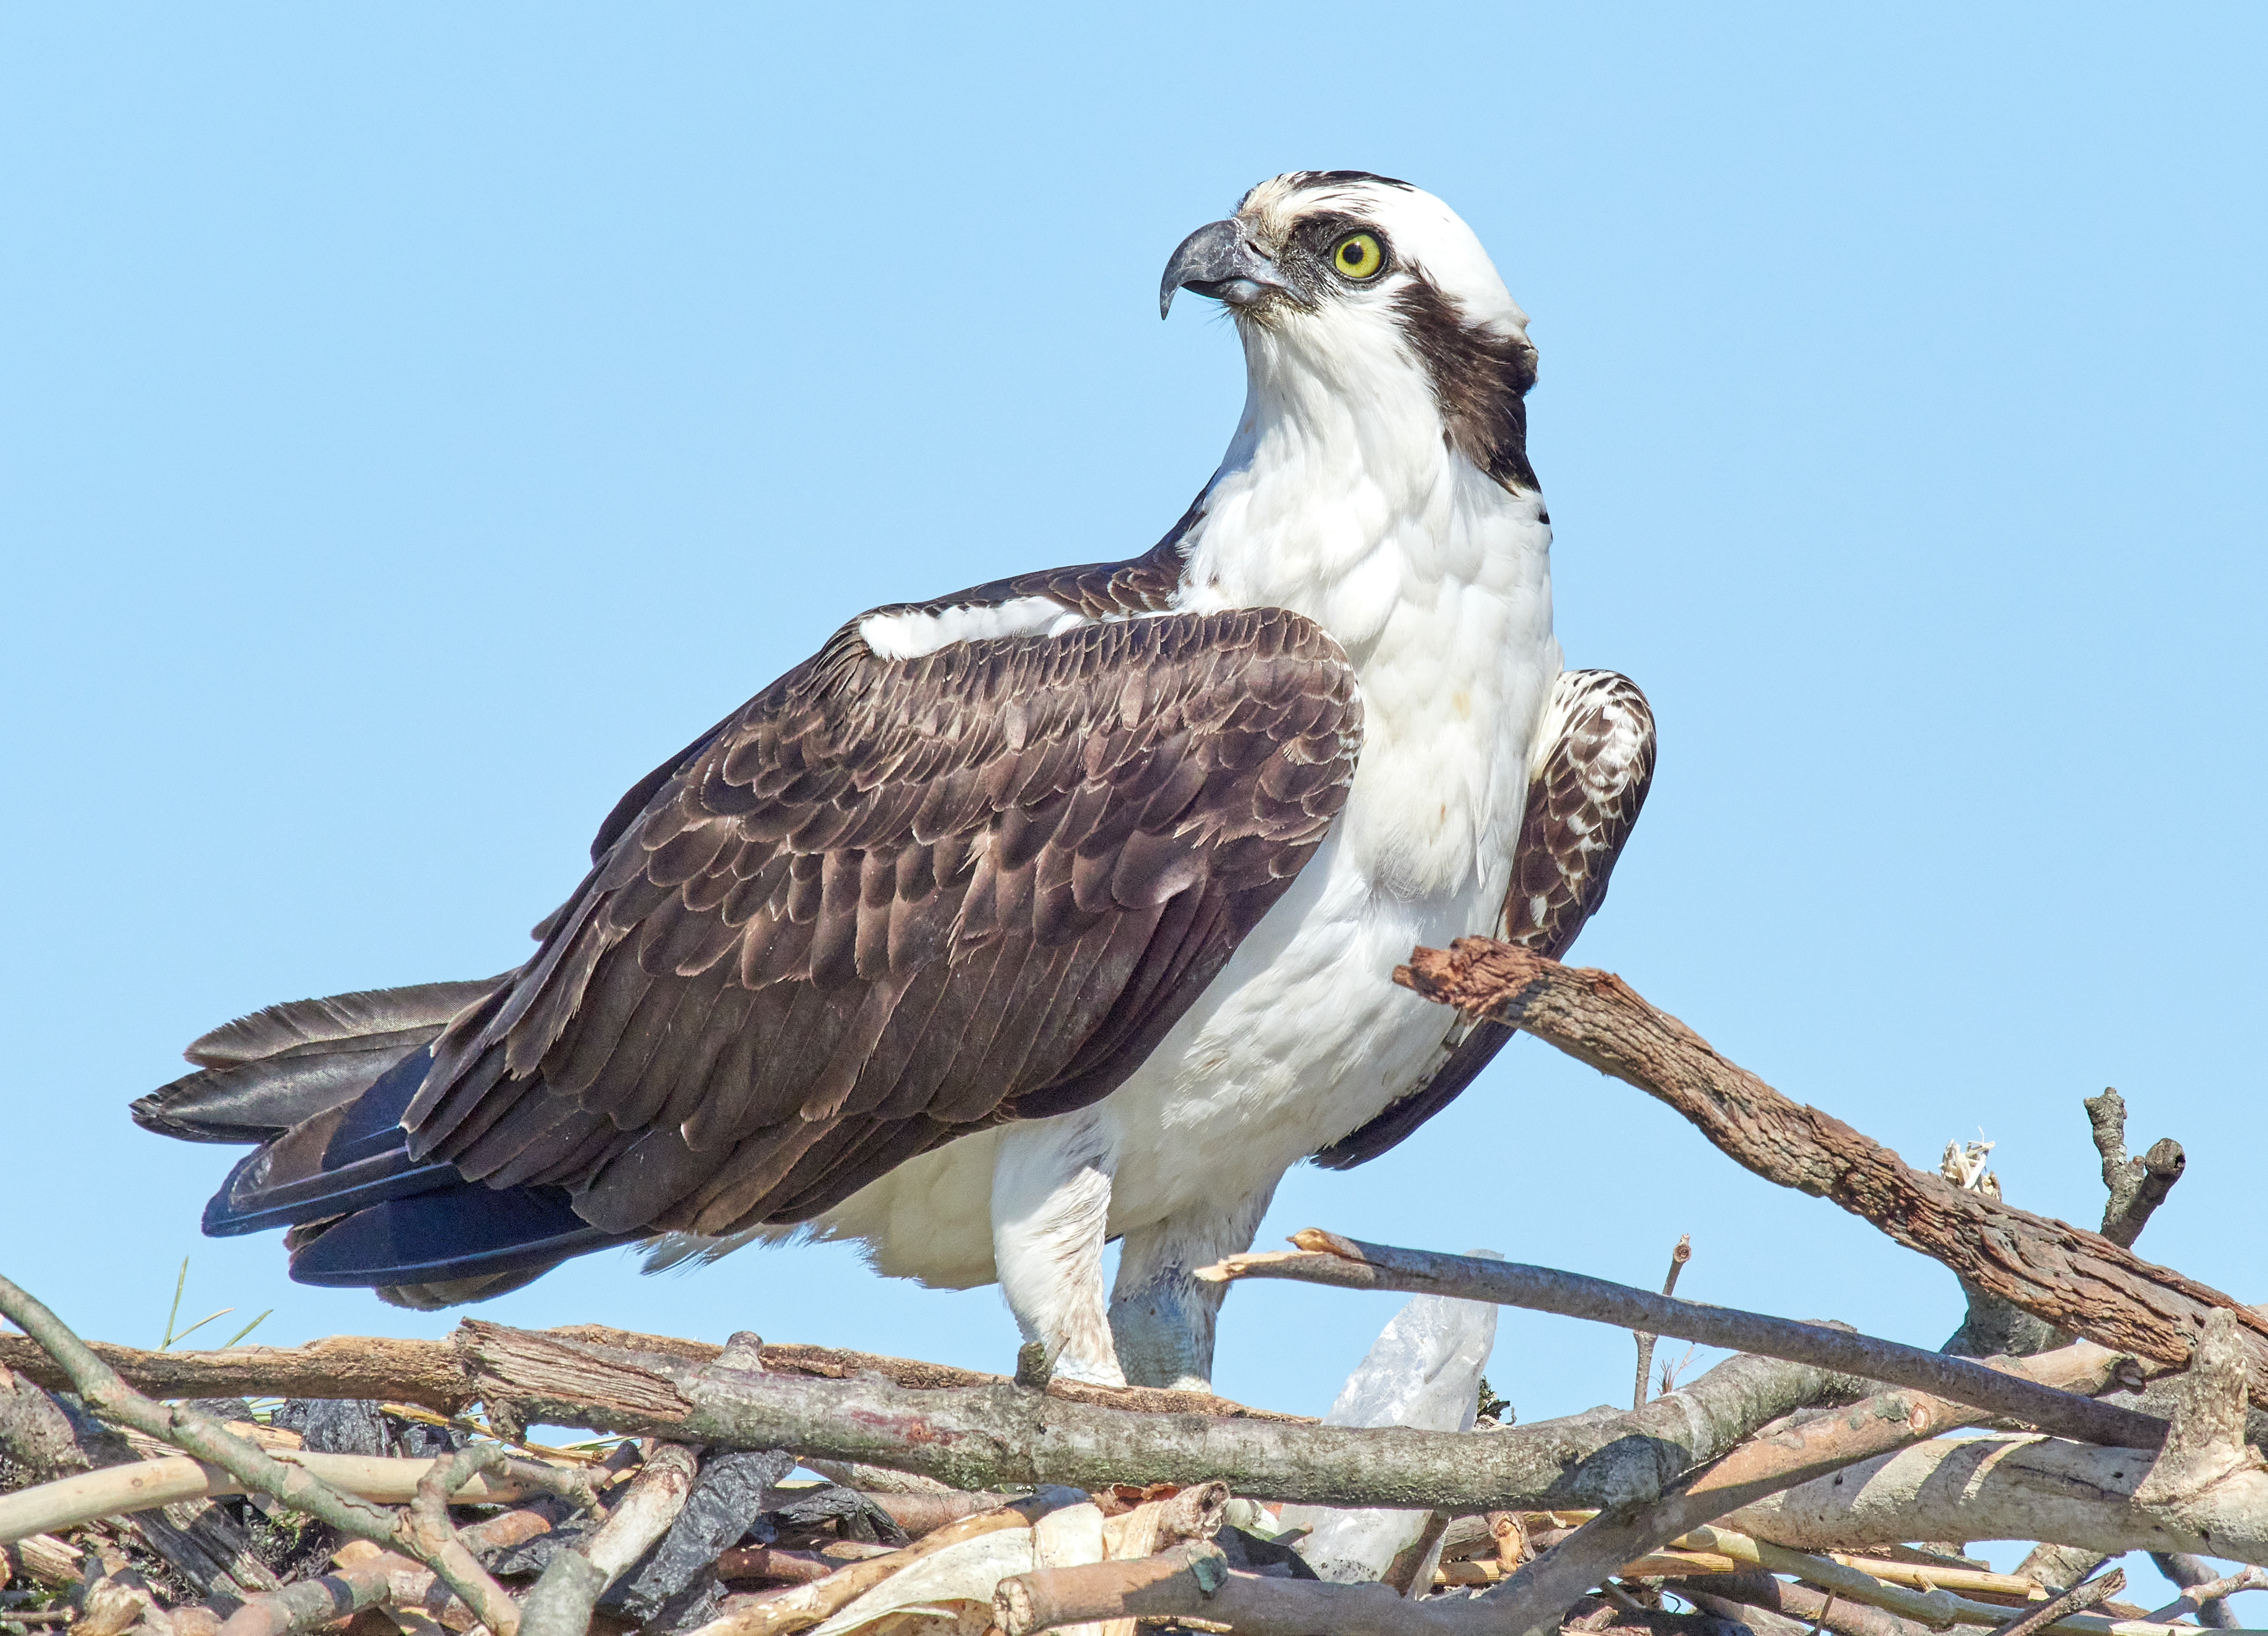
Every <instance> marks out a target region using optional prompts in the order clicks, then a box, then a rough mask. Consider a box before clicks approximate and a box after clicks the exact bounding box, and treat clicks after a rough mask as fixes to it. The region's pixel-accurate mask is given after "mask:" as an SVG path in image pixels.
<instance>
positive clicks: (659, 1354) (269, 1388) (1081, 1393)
mask: <svg viewBox="0 0 2268 1636" xmlns="http://www.w3.org/2000/svg"><path fill="white" fill-rule="evenodd" d="M542 1333H545V1334H549V1335H552V1336H555V1337H556V1338H557V1339H560V1340H562V1341H563V1342H565V1343H568V1344H571V1345H575V1346H591V1347H603V1348H607V1349H608V1350H611V1351H615V1352H618V1353H620V1354H623V1355H626V1356H628V1355H636V1354H652V1356H654V1357H655V1358H657V1359H659V1360H665V1361H676V1362H679V1363H681V1364H685V1365H698V1364H703V1363H710V1362H713V1361H716V1359H717V1358H718V1355H719V1354H720V1353H721V1352H722V1350H723V1349H722V1348H721V1347H719V1346H716V1345H715V1344H713V1343H711V1342H709V1341H699V1340H684V1339H679V1338H677V1337H675V1336H669V1335H646V1334H640V1333H637V1332H633V1331H630V1330H617V1329H608V1328H607V1327H606V1326H605V1325H603V1324H567V1325H564V1326H563V1327H561V1328H559V1329H556V1330H546V1331H543V1332H542ZM86 1344H87V1346H88V1349H89V1350H90V1351H92V1353H93V1354H95V1356H96V1357H98V1358H99V1359H100V1360H101V1361H103V1362H105V1363H107V1364H108V1365H109V1366H110V1367H111V1368H113V1369H114V1370H115V1371H116V1372H117V1374H118V1376H119V1377H120V1378H121V1379H122V1380H123V1381H125V1382H126V1383H127V1384H128V1385H129V1386H131V1387H133V1388H134V1389H135V1390H137V1391H140V1392H143V1393H144V1394H145V1395H147V1396H149V1397H152V1398H241V1397H252V1398H259V1397H272V1398H370V1399H373V1400H383V1401H398V1402H402V1403H409V1404H415V1405H418V1406H419V1407H421V1408H425V1409H431V1410H433V1411H435V1412H438V1413H442V1414H458V1413H461V1412H463V1411H464V1410H465V1409H466V1408H468V1407H469V1406H470V1405H473V1404H475V1403H477V1402H479V1401H480V1397H481V1393H480V1387H479V1385H478V1383H476V1382H475V1379H474V1361H473V1358H472V1356H471V1354H470V1352H469V1350H468V1336H467V1335H466V1332H464V1331H463V1330H462V1329H461V1328H460V1330H459V1331H458V1332H457V1333H456V1334H454V1335H453V1336H452V1337H450V1339H446V1340H401V1339H394V1338H392V1337H388V1336H383V1335H332V1336H329V1337H327V1338H326V1339H321V1340H313V1341H309V1342H308V1343H307V1344H306V1346H232V1347H229V1348H227V1349H225V1350H224V1351H218V1352H187V1351H176V1352H144V1351H143V1350H141V1349H140V1348H138V1347H134V1346H113V1345H111V1344H110V1343H109V1342H107V1341H92V1342H88V1343H86ZM759 1355H760V1356H761V1357H762V1361H763V1366H764V1368H765V1369H766V1370H768V1371H770V1372H773V1373H776V1374H784V1375H800V1376H809V1377H813V1378H816V1379H821V1380H845V1379H850V1378H852V1377H854V1376H876V1375H878V1376H882V1377H883V1378H885V1379H887V1380H890V1381H894V1382H895V1383H897V1384H898V1385H901V1386H906V1387H911V1388H944V1387H952V1386H998V1385H1001V1384H1004V1383H1005V1382H1006V1381H1007V1379H1008V1377H1007V1376H1005V1375H987V1374H984V1373H983V1372H981V1371H979V1370H976V1369H960V1368H952V1367H950V1366H948V1365H946V1364H942V1363H924V1362H922V1361H919V1360H918V1359H914V1358H893V1357H886V1356H883V1355H881V1354H877V1353H869V1352H849V1351H845V1350H843V1349H842V1348H840V1347H836V1346H802V1345H799V1344H797V1343H794V1342H792V1341H791V1342H778V1341H768V1342H765V1343H763V1345H762V1347H761V1349H760V1354H759ZM0 1368H7V1369H11V1370H14V1371H16V1372H18V1373H19V1374H21V1375H23V1376H25V1377H26V1379H28V1380H31V1381H33V1382H35V1383H38V1384H40V1385H41V1386H46V1387H50V1388H56V1387H61V1388H64V1389H69V1388H70V1376H69V1375H68V1374H67V1373H66V1372H65V1371H64V1370H63V1368H62V1367H61V1366H60V1365H58V1364H57V1363H56V1362H55V1360H54V1359H52V1358H50V1357H49V1356H48V1354H46V1352H45V1351H43V1350H42V1349H41V1348H40V1346H39V1345H38V1343H36V1342H34V1341H32V1340H29V1339H25V1338H24V1337H22V1336H18V1335H0ZM1048 1395H1049V1397H1052V1398H1064V1399H1065V1400H1067V1401H1069V1402H1072V1403H1086V1404H1094V1405H1101V1406H1104V1407H1108V1408H1114V1409H1124V1410H1127V1411H1129V1412H1134V1413H1152V1414H1219V1415H1229V1416H1233V1417H1236V1418H1249V1419H1253V1420H1281V1421H1284V1422H1286V1423H1288V1424H1292V1425H1300V1426H1312V1425H1314V1423H1315V1422H1314V1417H1313V1416H1312V1415H1304V1414H1282V1413H1278V1412H1275V1411H1273V1410H1269V1409H1255V1408H1252V1407H1250V1406H1248V1405H1245V1404H1241V1403H1236V1402H1233V1401H1232V1400H1231V1399H1229V1398H1216V1397H1214V1396H1212V1395H1211V1393H1209V1392H1201V1391H1175V1390H1167V1389H1164V1388H1160V1387H1154V1386H1097V1385H1093V1384H1090V1383H1086V1382H1084V1381H1050V1382H1049V1383H1048Z"/></svg>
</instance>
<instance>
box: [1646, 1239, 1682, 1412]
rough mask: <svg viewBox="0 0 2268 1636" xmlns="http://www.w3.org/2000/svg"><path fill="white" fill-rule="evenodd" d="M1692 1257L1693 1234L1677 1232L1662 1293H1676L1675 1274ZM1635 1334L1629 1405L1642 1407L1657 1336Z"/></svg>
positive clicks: (1651, 1371)
mask: <svg viewBox="0 0 2268 1636" xmlns="http://www.w3.org/2000/svg"><path fill="white" fill-rule="evenodd" d="M1692 1258H1693V1235H1692V1234H1690V1233H1680V1234H1678V1236H1677V1246H1676V1248H1675V1249H1674V1250H1672V1251H1670V1252H1669V1272H1668V1275H1667V1276H1666V1277H1664V1278H1663V1279H1662V1280H1661V1293H1662V1294H1663V1295H1675V1294H1676V1293H1677V1275H1678V1274H1679V1273H1683V1271H1684V1270H1685V1264H1686V1263H1687V1262H1688V1261H1690V1260H1691V1259H1692ZM1637 1336H1638V1384H1637V1385H1636V1386H1634V1387H1632V1388H1631V1408H1633V1409H1643V1408H1644V1407H1646V1395H1647V1394H1646V1387H1647V1385H1648V1384H1649V1381H1648V1379H1647V1377H1648V1376H1651V1375H1652V1374H1653V1343H1654V1341H1655V1339H1657V1337H1655V1336H1654V1335H1653V1334H1651V1333H1649V1332H1646V1331H1645V1330H1639V1331H1638V1332H1637Z"/></svg>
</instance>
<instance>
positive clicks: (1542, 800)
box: [1314, 671, 1653, 1170]
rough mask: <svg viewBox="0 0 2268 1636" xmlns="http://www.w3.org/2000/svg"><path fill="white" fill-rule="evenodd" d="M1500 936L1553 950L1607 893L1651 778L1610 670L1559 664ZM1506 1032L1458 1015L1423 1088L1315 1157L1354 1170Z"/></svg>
mask: <svg viewBox="0 0 2268 1636" xmlns="http://www.w3.org/2000/svg"><path fill="white" fill-rule="evenodd" d="M1539 737H1540V740H1541V746H1542V747H1541V750H1540V752H1539V754H1538V756H1537V759H1536V765H1535V773H1534V774H1533V775H1532V776H1531V778H1530V779H1529V781H1528V805H1527V810H1526V811H1525V814H1524V815H1523V817H1522V818H1521V826H1520V842H1519V846H1518V848H1517V850H1516V851H1515V852H1514V853H1513V868H1512V885H1511V887H1510V888H1509V890H1507V891H1506V894H1505V900H1504V910H1503V913H1502V915H1501V917H1500V919H1499V923H1498V926H1497V928H1496V935H1498V936H1499V937H1501V938H1503V939H1504V940H1505V941H1506V943H1518V944H1519V945H1520V946H1521V947H1522V948H1523V949H1533V950H1535V952H1536V953H1538V954H1542V955H1545V956H1548V957H1550V958H1552V959H1554V960H1557V959H1558V958H1560V957H1562V956H1564V955H1565V953H1566V952H1567V950H1569V949H1570V948H1571V947H1572V946H1573V944H1574V942H1575V936H1576V934H1577V933H1579V932H1580V931H1581V930H1582V929H1583V926H1584V923H1585V922H1586V921H1588V920H1589V919H1590V918H1591V916H1593V915H1594V914H1596V913H1598V912H1599V907H1600V906H1601V905H1602V904H1603V903H1605V902H1606V900H1607V882H1608V879H1609V877H1610V876H1612V875H1613V873H1614V868H1615V861H1616V859H1617V858H1618V857H1620V856H1621V855H1622V849H1623V844H1624V842H1625V841H1627V840H1629V839H1630V835H1631V829H1632V828H1633V827H1634V826H1635V825H1637V823H1638V810H1639V809H1640V808H1642V807H1643V806H1645V804H1646V789H1647V787H1648V786H1649V785H1651V784H1652V783H1653V708H1652V707H1651V706H1649V705H1648V704H1647V703H1646V695H1645V694H1644V693H1641V692H1639V691H1638V684H1637V683H1636V682H1633V681H1632V680H1631V679H1630V678H1629V677H1627V676H1618V675H1616V673H1615V672H1614V671H1564V672H1562V673H1561V675H1560V678H1559V680H1558V684H1557V686H1556V687H1554V689H1553V690H1552V694H1551V702H1550V707H1549V708H1548V709H1547V710H1546V712H1545V715H1544V724H1543V733H1542V734H1541V735H1540V736H1539ZM1512 1034H1513V1031H1512V1030H1511V1029H1508V1028H1506V1026H1505V1025H1504V1024H1503V1023H1491V1022H1485V1021H1484V1022H1479V1023H1464V1022H1460V1023H1457V1024H1455V1025H1454V1028H1453V1029H1452V1031H1451V1033H1450V1037H1449V1039H1448V1042H1447V1056H1446V1057H1445V1058H1444V1059H1443V1060H1442V1062H1441V1064H1440V1067H1439V1068H1438V1069H1437V1070H1436V1071H1435V1072H1434V1074H1433V1075H1432V1078H1431V1079H1430V1080H1428V1081H1427V1082H1426V1083H1425V1086H1424V1087H1423V1088H1422V1089H1418V1090H1417V1091H1415V1092H1413V1093H1411V1094H1410V1095H1409V1096H1407V1097H1403V1099H1402V1100H1401V1101H1399V1102H1397V1103H1395V1104H1393V1105H1392V1106H1391V1107H1389V1108H1388V1109H1387V1110H1386V1111H1385V1112H1383V1113H1381V1114H1380V1115H1379V1116H1378V1117H1377V1118H1376V1119H1373V1120H1371V1121H1370V1123H1368V1124H1367V1125H1365V1126H1361V1127H1360V1128H1359V1129H1358V1130H1355V1131H1353V1132H1352V1133H1350V1134H1348V1135H1346V1136H1344V1137H1343V1138H1341V1139H1340V1140H1339V1141H1336V1142H1333V1143H1332V1144H1331V1145H1330V1146H1329V1147H1328V1148H1324V1149H1322V1151H1321V1152H1319V1153H1317V1154H1316V1155H1314V1160H1315V1163H1318V1164H1320V1165H1322V1166H1324V1167H1326V1168H1327V1169H1329V1170H1352V1169H1353V1168H1354V1167H1355V1166H1356V1165H1358V1164H1363V1163H1367V1162H1368V1161H1370V1160H1372V1159H1375V1158H1376V1157H1378V1155H1381V1154H1382V1153H1384V1152H1386V1151H1387V1150H1388V1148H1393V1147H1394V1146H1395V1145H1396V1144H1397V1143H1399V1142H1400V1141H1403V1138H1405V1137H1407V1136H1408V1135H1409V1134H1410V1133H1411V1132H1413V1131H1415V1130H1416V1129H1417V1128H1418V1126H1420V1125H1423V1124H1424V1123H1425V1121H1426V1120H1427V1119H1432V1117H1433V1116H1434V1115H1435V1114H1436V1113H1439V1112H1440V1111H1441V1110H1442V1109H1443V1108H1446V1107H1447V1106H1448V1105H1449V1104H1450V1103H1452V1102H1454V1101H1455V1100H1456V1098H1457V1096H1458V1093H1459V1092H1461V1091H1462V1090H1463V1089H1465V1087H1466V1086H1468V1085H1469V1084H1471V1083H1472V1082H1473V1077H1474V1075H1477V1074H1478V1073H1479V1072H1480V1071H1481V1069H1482V1068H1484V1067H1487V1066H1488V1063H1489V1060H1490V1059H1491V1058H1493V1057H1494V1056H1495V1055H1496V1053H1498V1052H1499V1051H1500V1050H1502V1049H1503V1048H1504V1045H1505V1042H1506V1040H1508V1039H1510V1038H1512Z"/></svg>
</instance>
